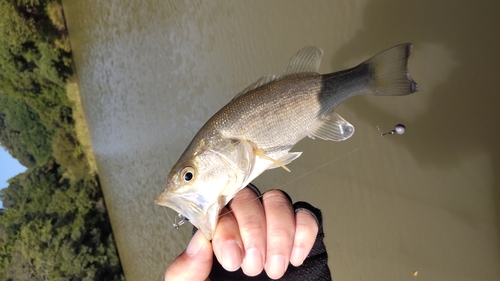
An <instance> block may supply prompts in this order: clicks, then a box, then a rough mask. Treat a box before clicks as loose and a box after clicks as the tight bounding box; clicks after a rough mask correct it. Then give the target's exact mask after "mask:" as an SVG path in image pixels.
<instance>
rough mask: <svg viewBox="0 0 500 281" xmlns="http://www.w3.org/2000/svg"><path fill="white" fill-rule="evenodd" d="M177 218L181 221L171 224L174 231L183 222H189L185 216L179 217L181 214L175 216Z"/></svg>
mask: <svg viewBox="0 0 500 281" xmlns="http://www.w3.org/2000/svg"><path fill="white" fill-rule="evenodd" d="M177 215H178V216H179V218H181V220H180V221H179V222H178V223H173V226H174V228H175V229H179V226H181V225H183V224H184V223H185V222H187V221H189V219H188V218H186V217H185V216H183V215H181V214H177Z"/></svg>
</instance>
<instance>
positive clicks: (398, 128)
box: [377, 124, 406, 137]
mask: <svg viewBox="0 0 500 281" xmlns="http://www.w3.org/2000/svg"><path fill="white" fill-rule="evenodd" d="M377 129H378V131H379V133H380V136H381V137H383V136H385V135H402V134H404V133H405V131H406V127H405V125H403V124H397V125H396V126H394V129H393V130H391V131H389V132H387V133H382V132H381V131H380V128H379V127H378V126H377Z"/></svg>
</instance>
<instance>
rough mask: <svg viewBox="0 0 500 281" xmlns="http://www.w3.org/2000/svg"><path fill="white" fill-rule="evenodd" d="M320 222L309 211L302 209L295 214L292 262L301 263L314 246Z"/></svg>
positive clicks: (295, 264)
mask: <svg viewBox="0 0 500 281" xmlns="http://www.w3.org/2000/svg"><path fill="white" fill-rule="evenodd" d="M318 230H319V226H318V222H317V221H316V218H314V217H313V216H312V215H311V213H309V212H308V211H304V210H300V211H298V212H297V213H296V214H295V238H294V240H293V249H292V255H291V256H290V263H291V264H293V265H294V266H299V265H301V264H302V263H303V262H304V260H305V259H306V257H307V255H309V252H311V249H312V247H313V246H314V241H315V240H316V236H317V235H318Z"/></svg>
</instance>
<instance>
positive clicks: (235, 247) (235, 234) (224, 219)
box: [212, 208, 243, 271]
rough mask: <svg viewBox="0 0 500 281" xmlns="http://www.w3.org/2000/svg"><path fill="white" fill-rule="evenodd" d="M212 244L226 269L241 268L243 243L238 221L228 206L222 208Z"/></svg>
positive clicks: (218, 258)
mask: <svg viewBox="0 0 500 281" xmlns="http://www.w3.org/2000/svg"><path fill="white" fill-rule="evenodd" d="M212 245H213V246H212V247H213V250H214V254H215V256H216V257H217V260H218V261H219V263H220V264H221V265H222V267H223V268H224V269H225V270H227V271H235V270H237V269H238V268H240V266H241V263H242V260H243V246H242V245H243V244H242V241H241V236H240V232H239V227H238V223H237V222H236V219H235V218H234V217H233V215H232V213H231V212H229V210H228V209H227V208H224V209H222V212H221V216H220V217H219V223H218V224H217V228H216V229H215V233H214V238H213V239H212Z"/></svg>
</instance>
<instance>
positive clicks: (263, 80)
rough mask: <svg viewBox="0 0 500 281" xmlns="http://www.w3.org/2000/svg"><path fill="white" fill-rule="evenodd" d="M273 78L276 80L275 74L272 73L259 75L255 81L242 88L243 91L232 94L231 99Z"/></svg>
mask: <svg viewBox="0 0 500 281" xmlns="http://www.w3.org/2000/svg"><path fill="white" fill-rule="evenodd" d="M273 80H276V76H275V75H272V74H267V75H264V76H262V77H260V78H259V79H257V81H255V82H253V83H252V84H250V85H249V86H248V87H246V88H245V89H243V91H241V92H239V93H238V94H237V95H236V96H234V98H233V100H234V99H236V98H237V97H239V96H242V95H244V94H246V93H248V92H250V91H251V90H254V89H257V88H258V87H260V86H262V85H265V84H267V83H269V82H271V81H273Z"/></svg>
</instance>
